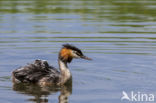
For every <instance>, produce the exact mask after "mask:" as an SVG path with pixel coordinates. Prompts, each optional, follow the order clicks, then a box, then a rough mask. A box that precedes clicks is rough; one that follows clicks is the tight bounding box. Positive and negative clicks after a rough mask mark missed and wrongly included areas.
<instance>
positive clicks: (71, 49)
mask: <svg viewBox="0 0 156 103" xmlns="http://www.w3.org/2000/svg"><path fill="white" fill-rule="evenodd" d="M73 58H82V59H86V60H91V59H90V58H88V57H87V56H84V55H83V53H82V51H81V50H80V49H79V48H77V47H75V46H73V45H70V44H64V45H63V47H62V49H61V50H60V52H59V55H58V63H59V69H60V70H59V71H58V70H57V69H56V68H54V67H52V66H50V65H49V64H48V62H47V61H45V60H40V59H37V60H35V61H34V63H32V64H27V65H26V66H23V67H20V68H18V69H16V70H14V71H13V72H12V80H13V82H14V83H21V82H23V83H37V84H39V85H41V86H47V85H49V86H50V85H63V84H66V83H67V82H70V81H71V79H72V77H71V72H70V70H69V69H68V66H67V64H68V63H70V62H71V61H72V59H73Z"/></svg>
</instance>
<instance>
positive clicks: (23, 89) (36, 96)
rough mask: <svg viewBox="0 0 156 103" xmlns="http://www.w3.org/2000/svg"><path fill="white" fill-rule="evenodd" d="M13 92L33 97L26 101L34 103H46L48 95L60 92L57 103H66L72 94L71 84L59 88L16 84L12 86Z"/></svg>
mask: <svg viewBox="0 0 156 103" xmlns="http://www.w3.org/2000/svg"><path fill="white" fill-rule="evenodd" d="M13 90H14V91H16V92H18V93H20V94H26V95H30V96H33V98H31V99H28V101H32V102H35V103H48V95H51V94H54V93H56V92H59V91H60V95H59V97H58V103H68V97H69V96H70V95H71V93H72V84H68V85H63V86H61V87H58V86H52V87H50V86H49V87H40V86H39V85H35V84H24V83H18V84H13Z"/></svg>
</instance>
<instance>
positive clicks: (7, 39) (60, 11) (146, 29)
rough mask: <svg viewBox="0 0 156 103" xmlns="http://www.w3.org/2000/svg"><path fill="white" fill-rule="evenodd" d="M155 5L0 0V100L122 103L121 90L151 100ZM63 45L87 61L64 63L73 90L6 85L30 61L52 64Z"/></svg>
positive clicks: (151, 0) (117, 0) (130, 0)
mask: <svg viewBox="0 0 156 103" xmlns="http://www.w3.org/2000/svg"><path fill="white" fill-rule="evenodd" d="M155 5H156V1H155V0H94V1H92V0H84V1H83V0H66V1H64V0H63V1H62V0H31V1H27V0H0V61H1V62H0V102H1V103H21V102H22V103H46V102H48V103H51V102H52V103H58V102H61V103H62V102H69V103H121V102H122V101H121V100H120V98H121V96H122V91H126V92H127V93H130V92H131V91H135V92H143V93H153V94H155V95H156V88H155V87H156V82H155V80H156V76H155V74H156V69H155V65H156V35H155V34H156V11H155V9H156V6H155ZM64 43H70V44H73V45H76V46H77V47H79V48H81V49H82V51H84V53H85V54H86V55H87V56H88V57H90V58H92V59H93V61H85V60H74V61H73V62H72V63H71V64H70V65H69V67H70V70H71V72H72V76H73V86H72V87H62V88H40V87H37V86H34V85H31V86H29V85H23V84H21V85H12V82H11V79H10V78H11V72H12V71H13V70H14V69H16V68H18V67H20V66H22V65H25V64H26V63H30V62H33V61H34V60H35V59H38V58H40V59H45V60H48V61H49V63H50V64H51V65H53V66H55V67H58V65H57V55H58V52H59V50H60V48H61V45H62V44H64ZM62 98H65V99H62ZM66 98H67V99H66ZM125 102H126V101H125Z"/></svg>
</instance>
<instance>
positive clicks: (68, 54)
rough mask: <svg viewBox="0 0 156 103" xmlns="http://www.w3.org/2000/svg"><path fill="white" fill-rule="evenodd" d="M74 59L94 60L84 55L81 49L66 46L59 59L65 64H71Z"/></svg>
mask: <svg viewBox="0 0 156 103" xmlns="http://www.w3.org/2000/svg"><path fill="white" fill-rule="evenodd" d="M73 58H82V59H86V60H92V59H91V58H88V57H87V56H85V55H83V53H82V51H81V50H80V49H79V48H77V47H75V46H73V45H70V44H64V45H63V48H62V49H61V51H60V53H59V59H60V60H62V61H63V62H66V63H70V62H71V61H72V59H73Z"/></svg>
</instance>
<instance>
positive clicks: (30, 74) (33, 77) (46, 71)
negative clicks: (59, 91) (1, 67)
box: [12, 60, 59, 83]
mask: <svg viewBox="0 0 156 103" xmlns="http://www.w3.org/2000/svg"><path fill="white" fill-rule="evenodd" d="M12 74H13V77H14V78H15V79H16V80H18V81H20V82H26V83H29V82H32V83H36V82H38V81H39V80H40V79H41V78H43V77H45V76H47V75H53V76H54V77H57V76H59V71H58V70H57V69H56V68H54V67H52V66H49V64H48V62H47V61H45V60H35V62H34V63H32V64H28V65H26V66H24V67H21V68H18V69H16V70H14V71H13V72H12Z"/></svg>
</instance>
